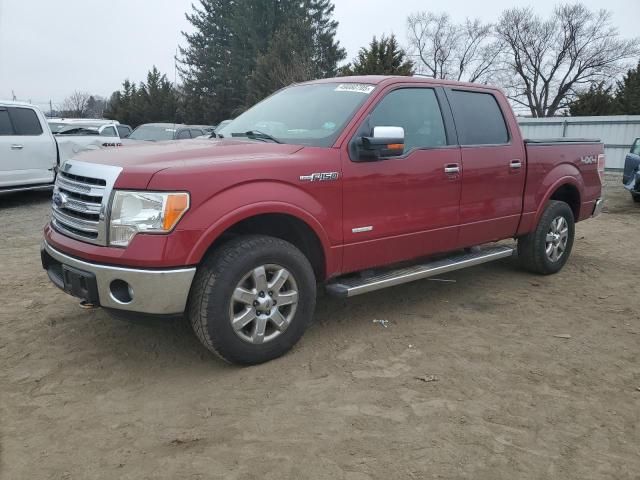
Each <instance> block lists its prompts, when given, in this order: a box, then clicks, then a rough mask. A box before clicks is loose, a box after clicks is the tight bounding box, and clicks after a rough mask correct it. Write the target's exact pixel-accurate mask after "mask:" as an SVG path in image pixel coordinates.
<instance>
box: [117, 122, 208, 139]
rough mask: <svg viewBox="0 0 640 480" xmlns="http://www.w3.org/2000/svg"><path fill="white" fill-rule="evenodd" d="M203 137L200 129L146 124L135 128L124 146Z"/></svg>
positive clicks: (177, 125)
mask: <svg viewBox="0 0 640 480" xmlns="http://www.w3.org/2000/svg"><path fill="white" fill-rule="evenodd" d="M201 135H204V131H203V130H202V128H199V127H194V126H190V125H182V124H174V123H146V124H144V125H140V126H139V127H138V128H136V129H135V130H134V131H133V132H132V133H131V135H129V137H128V138H127V141H125V142H124V143H125V144H133V143H139V142H143V141H144V142H161V141H166V140H187V139H191V138H197V137H199V136H201Z"/></svg>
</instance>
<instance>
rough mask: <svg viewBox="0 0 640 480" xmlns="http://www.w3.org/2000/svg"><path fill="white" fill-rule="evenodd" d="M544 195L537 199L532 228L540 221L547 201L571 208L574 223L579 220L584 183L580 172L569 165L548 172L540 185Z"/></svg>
mask: <svg viewBox="0 0 640 480" xmlns="http://www.w3.org/2000/svg"><path fill="white" fill-rule="evenodd" d="M541 187H542V188H541V190H542V191H544V195H541V196H540V197H539V198H540V199H541V201H540V202H539V203H538V206H537V210H536V216H535V223H534V226H535V225H537V224H538V222H539V221H540V217H541V216H542V214H543V213H544V210H545V208H546V206H547V203H548V202H549V200H559V201H563V202H565V203H567V204H568V205H569V207H571V211H572V212H573V216H574V219H575V221H576V222H577V221H578V220H579V218H580V209H581V206H582V203H581V202H582V198H583V196H584V195H583V194H584V183H583V180H582V177H581V175H580V171H579V170H578V169H577V168H576V167H575V165H571V164H561V165H558V167H556V168H555V169H554V170H552V171H551V172H549V174H548V175H547V177H546V179H545V181H543V182H542V183H541Z"/></svg>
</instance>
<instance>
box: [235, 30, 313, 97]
mask: <svg viewBox="0 0 640 480" xmlns="http://www.w3.org/2000/svg"><path fill="white" fill-rule="evenodd" d="M296 30H297V29H292V28H291V27H290V26H286V27H283V28H282V29H281V30H280V31H278V32H277V33H276V34H275V35H274V37H273V38H272V40H271V43H270V44H269V48H268V50H267V51H266V52H265V53H264V55H261V56H260V57H259V58H258V61H257V64H256V67H255V69H254V71H253V73H252V74H251V76H250V77H249V81H248V83H247V86H248V90H247V104H248V105H252V104H255V103H257V102H259V101H260V100H262V99H263V98H265V97H267V96H269V95H270V94H272V93H273V92H275V91H276V90H279V89H280V88H282V87H285V86H287V85H291V84H293V83H297V82H303V81H306V80H311V79H312V78H314V77H315V72H316V65H314V63H313V60H312V55H313V52H312V49H311V48H310V47H309V45H308V44H305V43H304V42H300V38H299V35H298V34H297V33H299V32H297V31H296Z"/></svg>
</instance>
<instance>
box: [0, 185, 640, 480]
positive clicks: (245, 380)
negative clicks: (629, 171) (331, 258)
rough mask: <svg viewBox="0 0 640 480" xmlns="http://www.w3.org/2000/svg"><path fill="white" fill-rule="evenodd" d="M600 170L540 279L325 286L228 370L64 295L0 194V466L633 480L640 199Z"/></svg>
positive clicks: (186, 334) (143, 472)
mask: <svg viewBox="0 0 640 480" xmlns="http://www.w3.org/2000/svg"><path fill="white" fill-rule="evenodd" d="M618 182H619V178H613V179H612V180H611V182H610V186H609V187H608V192H607V196H608V200H607V202H608V212H607V213H605V214H603V215H601V216H600V217H599V218H597V219H594V220H591V221H588V222H584V223H581V224H579V225H578V227H577V239H576V245H575V249H574V252H573V255H572V258H571V260H570V262H569V263H568V265H567V266H566V267H565V269H564V270H563V271H562V272H561V273H560V274H558V275H555V276H551V277H540V276H533V275H530V274H527V273H524V272H522V271H520V270H519V269H518V268H517V265H516V264H515V262H514V261H512V260H508V261H502V262H498V263H494V264H489V265H485V266H481V267H477V268H473V269H469V270H465V271H460V272H457V273H454V274H450V275H447V276H446V278H447V279H452V280H455V283H452V282H448V283H444V282H436V281H421V282H417V283H413V284H410V285H409V286H403V287H396V288H394V289H390V290H387V291H382V292H379V293H374V294H369V295H364V296H361V297H357V298H355V299H352V300H349V301H343V300H336V299H332V298H329V297H324V298H321V299H320V300H319V304H318V309H317V313H316V323H315V324H314V325H313V326H312V328H311V329H310V330H309V331H308V332H307V334H306V335H305V337H304V338H303V339H302V341H301V342H300V343H299V344H298V346H297V347H296V348H295V350H294V351H293V352H291V353H290V354H288V355H287V356H285V357H284V358H281V359H279V360H276V361H273V362H271V363H268V364H266V365H261V366H258V367H252V368H242V369H241V368H237V367H231V366H228V365H225V364H223V363H221V362H220V361H218V360H217V359H216V358H214V357H213V356H212V355H210V354H209V353H208V352H207V351H206V350H205V349H204V348H203V347H201V346H200V344H199V343H198V341H197V340H196V338H195V336H194V335H193V334H192V332H191V331H190V329H189V327H188V326H187V325H186V323H185V322H181V321H169V322H168V321H164V322H158V321H154V322H149V321H147V322H141V323H130V322H129V323H127V322H123V321H121V320H116V319H113V318H111V317H109V316H108V315H107V314H106V313H105V312H103V311H101V310H96V311H90V312H87V311H84V310H81V309H80V308H79V307H78V302H77V301H75V300H74V299H73V298H71V297H68V296H66V295H64V294H63V293H62V292H60V291H58V290H57V289H56V288H55V287H53V286H52V285H50V283H49V281H48V279H47V277H46V274H45V272H44V271H43V270H42V269H41V267H40V258H39V243H40V238H41V227H42V226H43V225H44V223H45V222H46V221H47V218H48V210H49V205H48V202H49V194H46V193H45V194H42V193H41V194H22V195H14V196H11V197H5V198H0V271H1V272H2V275H0V446H1V447H0V448H1V449H0V478H2V479H3V480H4V479H6V480H13V479H93V478H105V479H116V478H117V479H192V480H193V479H274V480H275V479H278V480H279V479H284V478H292V479H303V478H305V479H306V478H309V479H338V480H339V479H344V480H366V479H422V478H446V479H463V478H468V479H474V480H475V479H487V480H498V479H508V480H513V479H581V480H582V479H587V478H589V479H590V478H597V479H640V355H639V351H640V286H639V285H640V275H639V273H638V272H639V269H638V268H639V267H638V245H639V244H638V241H639V238H640V205H635V204H633V203H632V201H631V198H630V196H629V195H628V194H627V192H625V191H624V190H622V188H621V187H619V183H618ZM374 320H388V321H389V323H388V325H387V326H386V327H385V326H384V325H383V324H381V323H377V322H373V321H374ZM558 336H560V337H567V336H570V338H560V337H558Z"/></svg>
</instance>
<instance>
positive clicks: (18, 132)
mask: <svg viewBox="0 0 640 480" xmlns="http://www.w3.org/2000/svg"><path fill="white" fill-rule="evenodd" d="M46 125H47V122H46V119H45V117H44V115H43V113H42V112H41V111H40V109H39V108H37V107H35V106H33V105H29V104H27V103H19V102H9V101H0V193H6V192H10V191H11V192H13V191H17V190H42V189H50V188H53V181H54V178H55V169H56V166H57V165H58V151H57V148H56V142H55V140H54V138H53V135H52V134H51V130H49V129H48V128H47V127H46Z"/></svg>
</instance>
